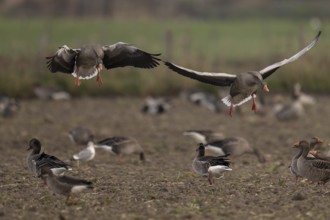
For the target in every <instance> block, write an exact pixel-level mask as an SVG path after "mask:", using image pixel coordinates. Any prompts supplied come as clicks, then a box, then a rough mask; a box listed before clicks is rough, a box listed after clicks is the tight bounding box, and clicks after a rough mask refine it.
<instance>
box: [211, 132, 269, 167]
mask: <svg viewBox="0 0 330 220" xmlns="http://www.w3.org/2000/svg"><path fill="white" fill-rule="evenodd" d="M205 154H206V155H212V156H222V155H226V154H230V156H232V157H237V156H241V155H242V154H254V155H255V156H256V157H257V158H258V160H259V162H260V163H264V162H266V160H265V157H264V156H263V154H261V152H260V151H259V150H258V149H256V148H253V147H251V146H250V144H249V142H248V141H247V140H246V139H244V138H242V137H227V138H224V139H222V140H218V141H214V142H209V143H207V144H206V145H205Z"/></svg>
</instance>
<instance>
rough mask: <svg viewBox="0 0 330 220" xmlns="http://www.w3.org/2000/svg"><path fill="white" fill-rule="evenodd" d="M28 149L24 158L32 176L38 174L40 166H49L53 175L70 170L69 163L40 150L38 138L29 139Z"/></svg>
mask: <svg viewBox="0 0 330 220" xmlns="http://www.w3.org/2000/svg"><path fill="white" fill-rule="evenodd" d="M27 150H28V151H29V153H28V156H27V158H26V161H27V166H28V169H29V171H30V172H31V173H32V174H33V175H34V176H36V177H37V176H39V175H40V171H41V169H42V168H49V169H51V170H52V171H53V173H54V174H55V175H62V174H63V173H64V172H65V171H67V170H72V168H71V165H70V164H68V163H65V162H63V161H62V160H60V159H58V158H57V157H55V156H52V155H48V154H46V153H44V152H42V153H40V152H41V143H40V141H39V140H38V139H36V138H32V139H31V140H30V141H29V147H28V149H27Z"/></svg>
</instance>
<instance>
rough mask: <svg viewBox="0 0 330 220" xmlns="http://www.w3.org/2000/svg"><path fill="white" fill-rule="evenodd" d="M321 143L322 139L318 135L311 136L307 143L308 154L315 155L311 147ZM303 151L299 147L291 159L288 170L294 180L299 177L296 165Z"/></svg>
mask: <svg viewBox="0 0 330 220" xmlns="http://www.w3.org/2000/svg"><path fill="white" fill-rule="evenodd" d="M321 143H323V141H322V140H321V139H319V138H318V137H312V139H311V141H310V143H309V147H310V149H311V150H310V152H309V153H310V154H312V156H315V155H313V153H312V151H313V149H314V148H315V147H316V146H317V145H318V144H321ZM294 147H295V146H294ZM302 153H303V148H300V150H299V151H298V153H297V154H296V155H294V156H293V158H292V160H291V164H290V167H289V168H290V171H291V173H292V174H293V175H294V176H295V180H296V182H297V181H298V178H299V177H301V176H300V175H299V174H298V167H297V161H298V159H299V157H300V156H301V155H302Z"/></svg>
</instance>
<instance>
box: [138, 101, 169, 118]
mask: <svg viewBox="0 0 330 220" xmlns="http://www.w3.org/2000/svg"><path fill="white" fill-rule="evenodd" d="M170 108H171V105H170V104H169V101H168V99H165V98H161V97H159V98H154V97H151V96H149V97H147V98H146V100H145V102H144V105H143V107H142V109H141V111H142V112H143V113H144V114H149V115H158V114H162V113H165V112H166V111H168V110H169V109H170Z"/></svg>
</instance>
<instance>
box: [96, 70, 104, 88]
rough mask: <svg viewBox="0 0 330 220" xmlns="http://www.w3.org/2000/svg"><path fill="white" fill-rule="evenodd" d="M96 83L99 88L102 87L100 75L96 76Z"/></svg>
mask: <svg viewBox="0 0 330 220" xmlns="http://www.w3.org/2000/svg"><path fill="white" fill-rule="evenodd" d="M96 81H97V83H98V84H99V86H102V85H103V80H102V78H101V75H100V73H98V74H97V76H96Z"/></svg>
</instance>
